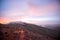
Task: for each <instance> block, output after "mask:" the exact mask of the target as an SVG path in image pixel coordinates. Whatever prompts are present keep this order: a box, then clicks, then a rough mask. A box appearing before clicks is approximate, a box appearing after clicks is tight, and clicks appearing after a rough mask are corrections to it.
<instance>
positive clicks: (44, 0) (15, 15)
mask: <svg viewBox="0 0 60 40" xmlns="http://www.w3.org/2000/svg"><path fill="white" fill-rule="evenodd" d="M0 4H1V7H0V23H4V24H5V23H9V22H15V21H23V22H28V23H33V24H38V25H43V24H59V22H60V21H59V20H60V19H59V17H60V16H59V15H60V13H59V4H58V1H57V0H1V1H0Z"/></svg>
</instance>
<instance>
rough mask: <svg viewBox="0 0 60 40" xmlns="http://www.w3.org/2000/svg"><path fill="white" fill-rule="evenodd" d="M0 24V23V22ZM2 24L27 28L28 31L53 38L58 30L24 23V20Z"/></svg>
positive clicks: (56, 35)
mask: <svg viewBox="0 0 60 40" xmlns="http://www.w3.org/2000/svg"><path fill="white" fill-rule="evenodd" d="M0 25H2V24H0ZM4 25H5V26H7V27H17V28H22V29H24V30H28V31H30V32H34V33H38V34H42V35H44V36H49V37H52V38H55V39H56V38H57V37H58V31H55V30H52V29H48V28H44V27H42V26H38V25H35V24H30V23H24V22H11V23H8V24H4ZM2 26H3V25H2Z"/></svg>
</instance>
